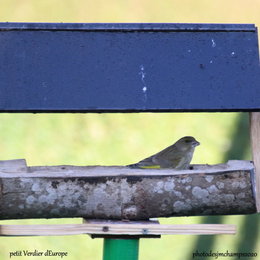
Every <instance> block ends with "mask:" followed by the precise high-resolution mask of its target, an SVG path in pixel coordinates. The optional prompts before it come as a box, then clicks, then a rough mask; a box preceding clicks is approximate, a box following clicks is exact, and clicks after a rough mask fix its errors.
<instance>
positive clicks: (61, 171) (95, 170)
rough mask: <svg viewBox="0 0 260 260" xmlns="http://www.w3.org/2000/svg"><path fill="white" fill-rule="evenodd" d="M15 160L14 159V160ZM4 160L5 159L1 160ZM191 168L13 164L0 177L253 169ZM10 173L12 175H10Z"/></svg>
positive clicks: (231, 165) (243, 166)
mask: <svg viewBox="0 0 260 260" xmlns="http://www.w3.org/2000/svg"><path fill="white" fill-rule="evenodd" d="M14 161H16V160H14ZM2 162H5V161H2ZM193 167H194V169H193V170H176V169H130V168H128V167H125V166H71V165H60V166H33V167H27V169H24V168H21V170H20V171H19V168H17V166H14V170H12V168H8V169H5V170H2V168H1V167H0V178H2V177H4V178H14V177H18V178H19V177H20V178H38V177H53V176H55V177H59V178H70V177H98V176H100V177H104V176H107V177H115V176H119V177H123V176H169V175H170V176H172V175H189V174H199V173H201V172H202V171H203V172H204V173H205V174H217V173H220V172H223V173H224V172H230V171H243V170H253V169H254V165H253V163H252V162H250V161H240V160H233V161H228V163H226V164H216V165H208V164H206V165H193ZM10 173H12V175H10Z"/></svg>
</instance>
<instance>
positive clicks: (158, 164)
mask: <svg viewBox="0 0 260 260" xmlns="http://www.w3.org/2000/svg"><path fill="white" fill-rule="evenodd" d="M198 145H200V143H199V142H198V141H197V140H196V139H195V138H194V137H192V136H184V137H182V138H181V139H179V140H178V141H177V142H176V143H174V144H173V145H171V146H169V147H166V148H165V149H163V150H162V151H160V152H158V153H156V154H154V155H152V156H150V157H147V158H145V159H144V160H141V161H140V162H138V163H135V164H129V165H127V167H129V168H139V169H149V168H152V169H153V168H155V169H156V168H157V169H158V168H173V169H176V170H185V169H188V168H189V165H190V162H191V160H192V157H193V153H194V150H195V147H196V146H198Z"/></svg>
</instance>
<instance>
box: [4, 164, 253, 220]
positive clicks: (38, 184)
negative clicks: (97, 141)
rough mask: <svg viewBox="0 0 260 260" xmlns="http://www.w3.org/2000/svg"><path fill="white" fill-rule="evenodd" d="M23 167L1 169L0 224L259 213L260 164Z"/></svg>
mask: <svg viewBox="0 0 260 260" xmlns="http://www.w3.org/2000/svg"><path fill="white" fill-rule="evenodd" d="M15 163H16V164H17V160H16V162H15ZM20 163H21V164H24V165H23V167H21V165H18V166H17V167H18V168H19V170H15V169H14V167H11V166H10V167H8V166H7V165H6V164H5V166H4V167H3V168H1V167H2V166H1V164H0V219H23V218H65V217H84V218H87V219H88V218H89V219H131V220H142V219H149V218H151V217H170V216H195V215H218V214H224V215H225V214H228V215H230V214H250V213H255V212H256V201H255V187H254V182H255V179H254V165H253V163H251V162H249V161H229V162H228V163H227V164H219V165H212V166H210V165H194V169H193V170H182V171H176V170H173V169H149V170H148V169H147V170H143V169H129V168H127V167H119V166H106V167H101V166H81V167H80V166H35V167H27V166H26V164H25V161H20ZM9 164H10V165H11V164H12V161H10V162H9ZM18 164H19V163H18Z"/></svg>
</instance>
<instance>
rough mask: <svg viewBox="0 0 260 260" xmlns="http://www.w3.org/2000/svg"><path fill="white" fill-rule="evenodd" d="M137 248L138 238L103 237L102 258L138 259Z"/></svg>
mask: <svg viewBox="0 0 260 260" xmlns="http://www.w3.org/2000/svg"><path fill="white" fill-rule="evenodd" d="M138 249H139V239H138V238H135V239H117V238H104V247H103V260H138Z"/></svg>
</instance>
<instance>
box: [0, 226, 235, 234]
mask: <svg viewBox="0 0 260 260" xmlns="http://www.w3.org/2000/svg"><path fill="white" fill-rule="evenodd" d="M235 233H236V227H235V225H226V224H191V225H155V224H105V225H104V224H66V225H0V235H1V236H65V235H82V234H100V235H216V234H231V235H234V234H235Z"/></svg>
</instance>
